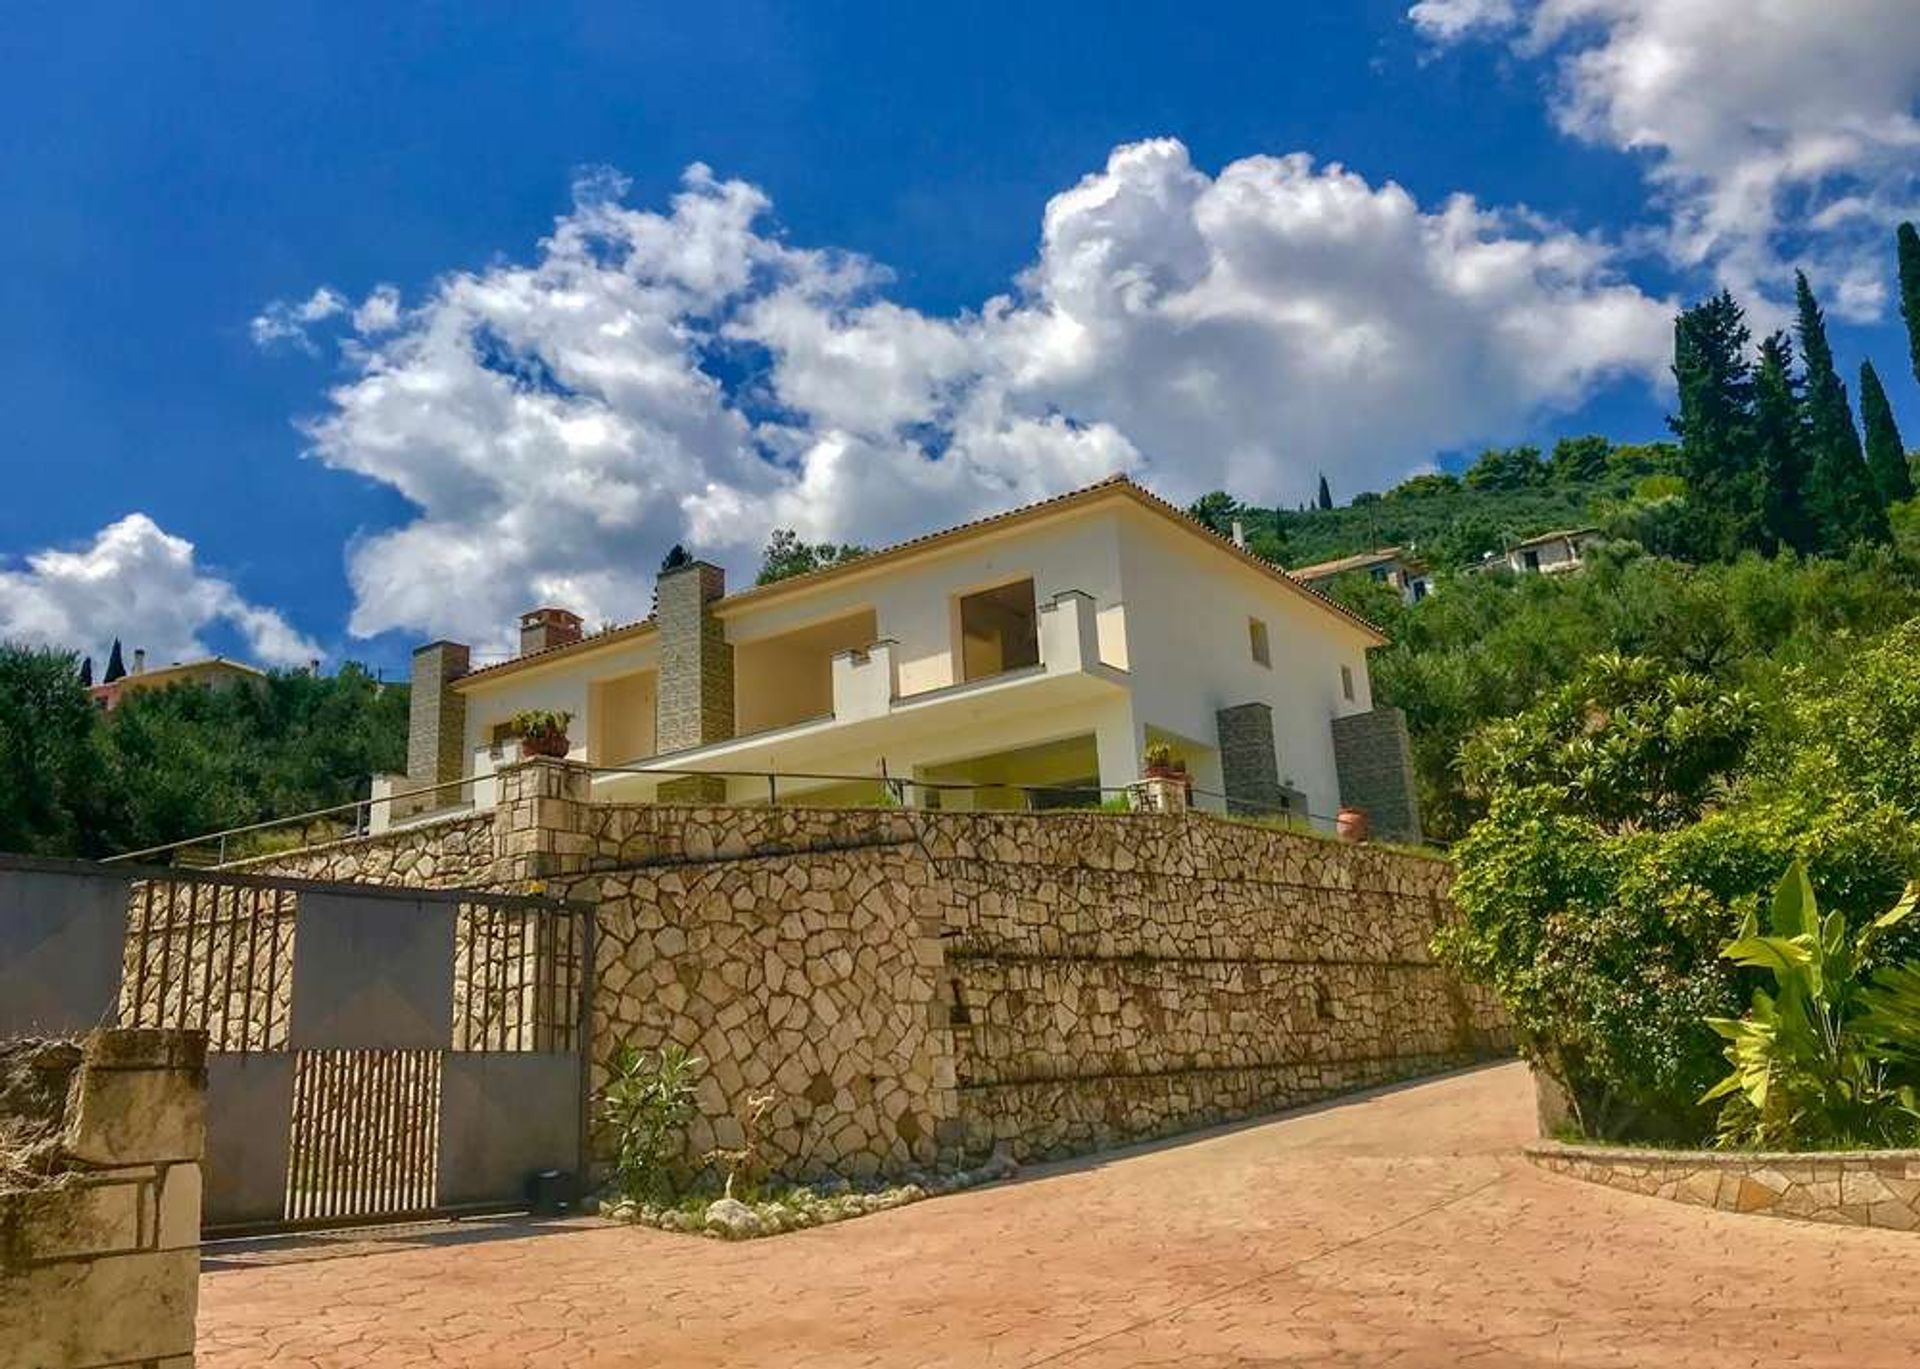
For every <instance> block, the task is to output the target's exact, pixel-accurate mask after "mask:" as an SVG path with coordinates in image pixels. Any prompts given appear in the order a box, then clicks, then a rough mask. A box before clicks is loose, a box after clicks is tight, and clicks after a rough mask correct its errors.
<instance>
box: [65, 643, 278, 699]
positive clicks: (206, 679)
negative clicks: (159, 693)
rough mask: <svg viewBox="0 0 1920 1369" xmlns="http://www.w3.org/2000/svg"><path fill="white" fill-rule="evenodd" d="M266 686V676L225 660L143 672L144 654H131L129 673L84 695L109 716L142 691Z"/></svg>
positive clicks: (208, 659)
mask: <svg viewBox="0 0 1920 1369" xmlns="http://www.w3.org/2000/svg"><path fill="white" fill-rule="evenodd" d="M266 682H267V673H266V672H265V671H264V670H259V669H256V668H255V667H253V666H250V665H247V664H245V663H243V662H241V661H230V660H228V659H227V658H226V657H225V656H203V657H201V658H199V659H198V660H192V661H175V662H173V663H172V664H171V665H164V666H155V667H154V668H153V669H151V670H149V669H148V668H147V653H146V652H145V651H141V650H136V651H135V652H134V653H133V669H132V670H130V671H128V672H127V673H126V674H125V675H122V676H121V677H120V678H119V679H117V680H114V681H111V682H110V683H107V684H97V685H94V686H93V687H92V688H91V689H90V690H89V691H88V692H89V693H91V694H92V695H93V701H94V703H95V704H97V705H98V706H99V707H101V708H103V709H106V710H107V711H108V712H112V711H113V710H114V709H116V708H118V707H119V706H120V704H121V702H122V701H123V700H124V699H125V698H126V697H127V696H128V695H129V694H138V693H140V692H141V691H142V690H148V689H165V688H167V687H168V686H170V685H201V686H204V687H205V688H207V689H232V688H233V687H235V686H236V685H251V686H255V687H258V686H260V685H264V684H265V683H266Z"/></svg>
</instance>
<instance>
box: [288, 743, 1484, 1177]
mask: <svg viewBox="0 0 1920 1369" xmlns="http://www.w3.org/2000/svg"><path fill="white" fill-rule="evenodd" d="M502 786H503V789H502V802H501V805H500V807H499V808H498V809H497V810H496V812H495V813H494V814H493V815H492V816H491V817H490V818H480V819H470V820H467V821H465V822H456V823H441V824H436V825H434V826H433V827H424V828H418V829H413V830H411V831H403V832H399V833H395V834H392V835H390V836H387V837H382V838H374V839H369V840H363V841H360V842H351V843H338V844H336V845H334V846H332V847H328V848H322V849H319V850H316V851H313V852H309V853H304V854H302V855H300V856H298V857H296V858H295V860H294V864H295V865H296V866H297V867H298V868H296V869H294V870H292V871H291V872H294V873H301V874H312V875H315V876H316V877H320V878H327V879H336V880H351V879H354V878H358V877H362V876H363V875H364V876H365V877H368V878H372V879H375V880H377V881H379V882H381V883H416V884H468V885H472V886H477V887H487V888H494V889H503V890H508V891H521V890H525V889H528V888H532V887H543V888H545V889H546V890H547V891H549V892H551V893H554V894H558V895H563V896H567V897H571V898H575V899H580V900H585V901H588V902H592V903H594V904H596V905H597V907H598V909H599V917H598V927H599V933H600V935H599V953H598V955H597V957H596V961H597V987H596V994H595V1000H594V1015H595V1022H594V1043H593V1057H594V1059H595V1060H596V1061H599V1062H604V1061H605V1059H606V1058H607V1056H608V1055H609V1054H610V1053H611V1051H612V1050H613V1049H614V1047H615V1046H617V1045H619V1044H622V1043H627V1042H631V1043H632V1044H635V1045H638V1046H641V1047H643V1048H651V1047H655V1046H659V1045H662V1044H665V1043H667V1042H678V1043H679V1044H682V1045H685V1046H687V1047H688V1048H690V1049H692V1050H694V1051H696V1052H697V1053H698V1054H700V1055H702V1056H703V1057H705V1058H706V1059H707V1060H708V1061H709V1062H710V1070H709V1074H708V1079H707V1082H706V1083H705V1084H703V1086H702V1091H701V1097H700V1118H699V1120H698V1122H696V1124H695V1126H694V1127H693V1129H692V1135H691V1137H690V1149H691V1150H693V1151H694V1152H695V1153H696V1154H698V1153H701V1152H704V1151H705V1150H706V1149H708V1148H709V1147H711V1146H714V1145H720V1146H727V1145H732V1144H735V1143H737V1138H738V1134H739V1123H738V1116H739V1114H740V1112H741V1109H742V1108H743V1106H744V1105H745V1102H746V1098H747V1096H748V1095H749V1094H752V1093H755V1092H757V1091H760V1090H762V1089H765V1088H769V1087H770V1088H772V1089H774V1090H775V1091H776V1092H777V1094H778V1095H779V1102H778V1103H777V1104H776V1107H775V1109H774V1112H773V1114H772V1116H771V1118H770V1123H769V1128H768V1145H767V1154H768V1157H769V1158H770V1159H771V1160H772V1161H773V1162H774V1163H775V1165H776V1166H777V1167H779V1168H781V1169H783V1170H785V1171H787V1172H792V1173H801V1172H814V1171H822V1170H840V1171H851V1172H859V1173H868V1172H874V1171H879V1170H890V1169H897V1168H900V1167H903V1166H905V1165H908V1164H925V1163H928V1162H929V1161H930V1160H933V1159H943V1158H954V1157H956V1156H957V1154H958V1153H959V1152H960V1151H961V1150H962V1149H964V1153H965V1154H966V1155H968V1156H969V1157H977V1156H978V1155H979V1154H981V1153H982V1152H984V1151H986V1150H988V1149H990V1148H991V1147H993V1146H994V1145H997V1144H1004V1145H1007V1146H1010V1147H1011V1148H1012V1149H1014V1150H1015V1152H1016V1153H1017V1154H1020V1155H1022V1156H1039V1155H1053V1154H1063V1153H1068V1152H1072V1151H1078V1150H1085V1149H1089V1148H1093V1147H1097V1146H1102V1145H1108V1144H1114V1143H1118V1142H1122V1141H1126V1140H1131V1139H1137V1138H1141V1137H1146V1136H1153V1135H1160V1134H1165V1133H1169V1132H1173V1131H1178V1130H1182V1129H1186V1128H1191V1127H1194V1126H1199V1125H1204V1124H1207V1123H1210V1122H1214V1121H1219V1120H1224V1119H1227V1118H1233V1117H1241V1116H1247V1115H1251V1114H1254V1113H1258V1112H1263V1111H1268V1110H1272V1109H1275V1108H1279V1107H1284V1106H1289V1105H1292V1104H1295V1103H1300V1102H1306V1101H1310V1100H1312V1099H1315V1098H1320V1097H1324V1096H1327V1095H1328V1094H1331V1093H1336V1092H1340V1091H1344V1090H1348V1089H1353V1088H1358V1087H1364V1086H1367V1085H1370V1084H1376V1083H1380V1082H1383V1081H1386V1080H1390V1079H1395V1078H1401V1077H1406V1076H1409V1075H1413V1074H1418V1073H1422V1072H1427V1071H1431V1070H1435V1069H1439V1068H1443V1067H1446V1066H1449V1065H1455V1064H1462V1063H1466V1062H1467V1061H1470V1060H1473V1059H1476V1058H1481V1057H1484V1056H1486V1055H1489V1054H1492V1053H1495V1052H1498V1051H1499V1050H1501V1049H1503V1048H1504V1047H1505V1046H1506V1045H1507V1036H1506V1032H1505V1028H1504V1025H1503V1023H1502V1021H1501V1019H1500V1016H1499V1013H1498V1011H1497V1010H1496V1009H1495V1008H1494V1006H1493V1005H1492V1003H1491V1001H1490V1000H1489V999H1488V998H1487V997H1486V996H1485V995H1484V994H1482V993H1480V992H1478V991H1476V990H1473V989H1470V988H1467V987H1464V986H1461V985H1460V984H1458V983H1457V982H1456V981H1455V980H1454V979H1453V978H1452V977H1451V976H1450V975H1448V974H1447V973H1446V972H1445V971H1444V970H1443V969H1441V968H1440V967H1439V966H1438V965H1436V964H1435V963H1434V962H1433V961H1432V958H1431V956H1430V953H1429V951H1428V942H1429V940H1430V938H1431V936H1432V933H1433V931H1434V929H1435V928H1436V927H1437V926H1438V925H1439V924H1440V922H1441V921H1442V920H1443V919H1444V918H1445V917H1447V916H1449V914H1450V904H1449V903H1448V898H1447V894H1448V887H1449V883H1450V880H1451V869H1450V867H1449V866H1447V865H1446V864H1445V863H1444V862H1441V861H1436V860H1427V859H1422V858H1419V857H1415V856H1410V855H1407V854H1404V853H1400V852H1393V851H1386V850H1381V849H1379V848H1369V847H1353V846H1346V845H1340V844H1337V843H1333V842H1329V841H1325V840H1322V839H1319V838H1315V837H1311V836H1304V835H1301V834H1298V833H1289V832H1285V831H1280V830H1276V829H1273V828H1268V827H1263V826H1257V825H1253V824H1249V823H1241V822H1228V821H1223V820H1221V819H1217V818H1213V817H1209V816H1206V815H1186V816H1143V815H1134V816H1120V815H1112V814H999V813H980V814H975V813H922V812H915V811H910V810H892V809H889V810H854V809H840V810H828V809H800V808H777V809H772V808H727V807H712V808H683V807H672V806H654V805H599V804H593V803H589V802H587V794H588V790H587V786H586V776H585V773H584V771H582V770H581V769H580V767H577V766H570V765H567V764H565V763H560V762H547V761H536V762H531V763H529V764H526V765H523V766H520V767H516V768H514V769H510V770H508V771H505V772H503V776H502ZM489 823H490V824H491V826H490V829H488V828H485V827H483V826H481V825H479V824H489ZM483 848H487V849H490V850H491V851H492V852H493V853H494V858H493V859H492V860H491V861H490V862H489V861H484V860H482V859H481V851H482V850H483ZM282 860H283V862H284V860H285V858H282Z"/></svg>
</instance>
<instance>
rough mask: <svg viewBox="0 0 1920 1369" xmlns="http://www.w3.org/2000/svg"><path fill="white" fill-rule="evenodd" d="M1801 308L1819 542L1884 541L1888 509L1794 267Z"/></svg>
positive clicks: (1820, 319) (1821, 319) (1820, 323)
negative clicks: (1861, 452) (1868, 469)
mask: <svg viewBox="0 0 1920 1369" xmlns="http://www.w3.org/2000/svg"><path fill="white" fill-rule="evenodd" d="M1794 297H1795V300H1796V301H1797V305H1798V310H1799V332H1800V355H1801V357H1802V358H1803V359H1804V361H1805V363H1806V368H1807V376H1806V393H1805V397H1804V401H1803V402H1804V405H1805V409H1806V415H1807V432H1808V436H1809V441H1810V443H1811V446H1812V452H1813V461H1812V470H1811V473H1810V475H1809V478H1808V480H1807V504H1808V509H1809V512H1811V513H1812V515H1813V521H1814V525H1815V526H1816V527H1817V528H1818V529H1819V530H1820V547H1821V550H1823V551H1827V552H1843V551H1845V550H1846V549H1847V548H1848V547H1850V546H1852V545H1853V544H1854V543H1855V542H1861V541H1874V542H1884V541H1886V540H1887V539H1888V537H1889V536H1890V533H1889V532H1888V529H1887V510H1886V507H1885V505H1883V504H1882V503H1881V502H1880V492H1879V491H1878V490H1876V489H1875V488H1874V484H1873V477H1872V475H1871V474H1869V473H1868V471H1867V463H1866V461H1865V460H1863V459H1862V457H1861V454H1860V432H1859V430H1858V429H1857V428H1855V427H1854V426H1853V409H1852V407H1851V406H1850V405H1849V404H1848V402H1847V387H1846V385H1845V384H1844V383H1843V382H1842V381H1841V379H1840V375H1839V373H1838V372H1837V371H1835V370H1834V368H1833V347H1832V345H1831V344H1829V343H1828V341H1827V322H1826V317H1825V316H1824V315H1823V314H1822V313H1821V312H1820V302H1819V301H1818V300H1816V299H1815V298H1814V297H1813V287H1812V286H1810V285H1808V284H1807V276H1806V272H1804V271H1796V272H1794Z"/></svg>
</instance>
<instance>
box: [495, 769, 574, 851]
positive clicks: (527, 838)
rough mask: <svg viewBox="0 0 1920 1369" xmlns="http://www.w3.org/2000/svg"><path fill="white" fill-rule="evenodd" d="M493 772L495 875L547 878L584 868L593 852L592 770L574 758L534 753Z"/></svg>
mask: <svg viewBox="0 0 1920 1369" xmlns="http://www.w3.org/2000/svg"><path fill="white" fill-rule="evenodd" d="M497 773H498V779H499V784H500V791H499V792H500V799H499V805H498V807H497V808H496V809H495V810H494V819H493V822H494V827H493V832H494V854H495V856H496V867H495V876H496V878H498V879H500V880H502V881H519V880H530V879H548V878H551V877H552V876H554V875H561V874H570V873H574V872H576V871H579V870H582V869H584V868H585V867H586V863H587V858H588V857H589V856H591V855H592V854H593V835H592V831H591V828H590V826H589V823H588V818H589V816H590V815H589V813H588V811H587V809H588V806H589V803H590V793H591V783H592V772H591V771H590V770H589V769H588V768H587V767H586V766H584V765H582V764H580V763H579V762H577V761H565V760H553V759H550V758H548V757H544V756H538V757H534V758H533V759H531V760H525V761H521V762H520V763H519V764H517V765H510V766H507V767H505V768H503V769H502V770H500V771H499V772H497Z"/></svg>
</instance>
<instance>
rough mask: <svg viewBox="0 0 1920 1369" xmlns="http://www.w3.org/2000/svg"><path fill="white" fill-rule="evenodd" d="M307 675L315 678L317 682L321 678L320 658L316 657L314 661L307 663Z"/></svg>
mask: <svg viewBox="0 0 1920 1369" xmlns="http://www.w3.org/2000/svg"><path fill="white" fill-rule="evenodd" d="M307 674H309V675H311V676H313V678H314V679H316V680H317V679H319V678H320V658H319V657H317V656H316V657H314V658H313V659H312V660H310V661H308V662H307Z"/></svg>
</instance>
